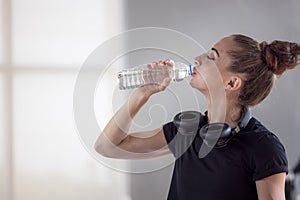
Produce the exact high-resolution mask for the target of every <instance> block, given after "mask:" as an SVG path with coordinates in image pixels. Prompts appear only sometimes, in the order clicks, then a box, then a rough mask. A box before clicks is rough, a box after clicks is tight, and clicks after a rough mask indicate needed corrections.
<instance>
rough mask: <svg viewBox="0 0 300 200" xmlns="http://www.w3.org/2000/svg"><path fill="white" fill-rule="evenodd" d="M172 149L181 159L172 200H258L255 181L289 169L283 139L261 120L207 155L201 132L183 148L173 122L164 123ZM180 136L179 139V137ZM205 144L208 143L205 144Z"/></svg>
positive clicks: (177, 161) (178, 160) (251, 121)
mask: <svg viewBox="0 0 300 200" xmlns="http://www.w3.org/2000/svg"><path fill="white" fill-rule="evenodd" d="M163 130H164V134H165V137H166V140H167V142H168V146H169V149H170V150H171V151H172V153H173V155H174V156H175V157H176V158H177V159H176V162H175V166H174V171H173V176H172V181H171V185H170V189H169V194H168V199H169V200H177V199H179V200H193V199H197V200H248V199H249V200H254V199H258V197H257V191H256V185H255V181H257V180H260V179H263V178H265V177H268V176H271V175H274V174H276V173H280V172H288V162H287V157H286V153H285V149H284V147H283V145H282V144H281V142H280V141H279V139H278V138H277V137H276V136H275V135H274V134H273V133H271V132H270V131H269V130H267V129H266V128H265V127H264V126H263V125H262V124H261V123H260V122H259V121H258V120H256V119H255V118H251V120H250V121H249V123H248V125H247V126H246V127H245V128H244V129H242V130H241V131H240V132H239V133H238V134H237V135H235V136H234V137H233V138H232V139H231V140H230V141H229V142H228V144H227V146H225V147H223V148H213V149H212V150H211V151H210V152H209V153H208V154H207V155H206V156H205V157H204V158H201V159H200V158H199V156H198V153H199V149H200V147H201V145H202V143H203V142H202V139H201V137H200V136H199V134H195V135H194V136H193V140H192V142H191V145H189V146H188V148H187V150H186V151H184V153H182V155H181V154H180V155H181V156H179V153H178V152H180V151H182V149H180V148H182V144H179V143H182V142H186V141H184V140H185V139H184V137H185V136H183V137H182V138H179V140H177V141H176V142H174V140H173V139H175V136H178V135H179V134H180V135H181V133H177V128H176V126H175V125H174V124H173V122H170V123H167V124H165V125H164V126H163ZM177 139H178V138H177ZM203 145H204V144H203Z"/></svg>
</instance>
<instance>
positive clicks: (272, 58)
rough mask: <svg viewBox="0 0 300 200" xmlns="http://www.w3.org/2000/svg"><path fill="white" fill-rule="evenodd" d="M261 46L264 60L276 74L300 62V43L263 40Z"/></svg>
mask: <svg viewBox="0 0 300 200" xmlns="http://www.w3.org/2000/svg"><path fill="white" fill-rule="evenodd" d="M259 46H260V49H261V55H262V60H263V61H264V62H265V63H266V65H267V67H268V69H269V70H271V71H272V72H273V73H274V74H276V75H279V76H280V75H281V74H283V72H284V71H285V70H287V69H293V68H295V67H296V66H297V65H298V64H300V62H299V54H300V45H299V44H297V43H292V42H286V41H278V40H275V41H273V42H272V43H270V44H268V43H267V42H266V41H263V42H261V43H260V44H259Z"/></svg>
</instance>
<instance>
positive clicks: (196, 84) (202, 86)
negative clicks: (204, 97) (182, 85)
mask: <svg viewBox="0 0 300 200" xmlns="http://www.w3.org/2000/svg"><path fill="white" fill-rule="evenodd" d="M190 85H191V87H193V88H195V89H198V90H200V91H202V90H206V89H207V86H206V83H205V81H204V80H203V78H202V77H201V76H197V77H193V78H192V79H191V81H190Z"/></svg>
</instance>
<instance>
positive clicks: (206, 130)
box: [199, 123, 231, 146]
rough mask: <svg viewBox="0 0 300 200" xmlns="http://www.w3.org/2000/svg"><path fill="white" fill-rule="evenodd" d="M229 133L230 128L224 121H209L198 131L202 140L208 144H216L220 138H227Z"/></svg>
mask: <svg viewBox="0 0 300 200" xmlns="http://www.w3.org/2000/svg"><path fill="white" fill-rule="evenodd" d="M230 134H231V128H230V126H229V125H228V124H226V123H211V124H206V125H204V126H203V127H202V128H201V129H200V131H199V135H200V137H201V138H202V140H204V141H206V143H207V144H208V145H210V146H212V145H214V144H216V145H218V142H217V141H218V140H219V139H222V138H227V137H229V136H230Z"/></svg>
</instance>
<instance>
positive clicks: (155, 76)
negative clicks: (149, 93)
mask: <svg viewBox="0 0 300 200" xmlns="http://www.w3.org/2000/svg"><path fill="white" fill-rule="evenodd" d="M190 75H192V65H186V64H184V63H181V62H175V63H174V66H173V69H171V70H170V69H169V68H168V67H167V66H165V67H159V68H149V67H147V65H141V66H138V67H134V68H130V69H126V70H123V71H120V72H119V73H118V80H119V88H120V89H121V90H126V89H132V88H137V87H142V86H146V85H153V84H161V83H162V82H163V80H164V79H165V78H167V77H171V78H172V80H173V81H182V80H183V79H184V78H186V77H188V76H190Z"/></svg>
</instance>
